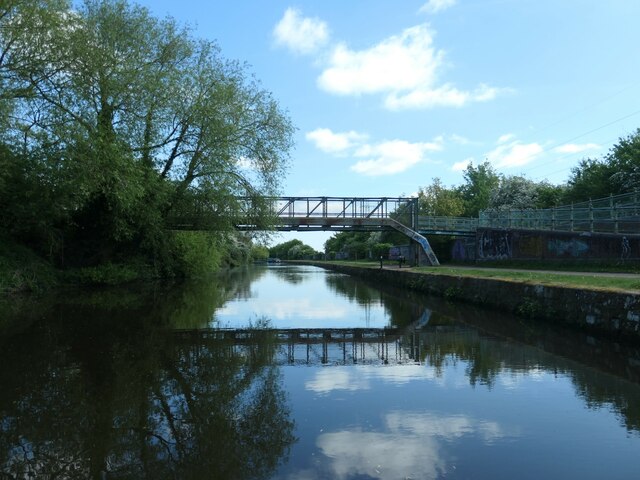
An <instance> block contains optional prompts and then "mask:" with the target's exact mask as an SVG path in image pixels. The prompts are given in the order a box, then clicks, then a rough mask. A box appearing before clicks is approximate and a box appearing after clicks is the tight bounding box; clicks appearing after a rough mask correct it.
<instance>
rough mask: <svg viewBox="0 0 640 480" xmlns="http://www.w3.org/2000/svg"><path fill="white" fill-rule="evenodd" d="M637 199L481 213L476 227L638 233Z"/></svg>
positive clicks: (633, 195)
mask: <svg viewBox="0 0 640 480" xmlns="http://www.w3.org/2000/svg"><path fill="white" fill-rule="evenodd" d="M639 199H640V195H639V194H637V193H630V194H623V195H617V196H610V197H608V198H603V199H598V200H593V201H589V202H581V203H576V204H573V205H564V206H562V207H556V208H549V209H527V210H506V211H505V210H493V211H492V210H485V211H482V212H480V218H479V222H478V226H480V227H487V228H517V229H530V230H561V231H562V230H564V231H570V232H602V233H639V232H640V203H638V200H639Z"/></svg>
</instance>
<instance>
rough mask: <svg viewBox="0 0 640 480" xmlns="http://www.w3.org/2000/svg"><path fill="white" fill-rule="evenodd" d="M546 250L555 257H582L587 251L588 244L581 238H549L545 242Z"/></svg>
mask: <svg viewBox="0 0 640 480" xmlns="http://www.w3.org/2000/svg"><path fill="white" fill-rule="evenodd" d="M547 250H548V251H549V253H551V254H552V255H555V256H556V257H568V256H571V257H575V258H578V257H584V256H586V254H587V253H588V252H589V244H588V243H587V242H585V241H583V240H578V239H577V238H572V239H569V240H563V239H558V238H554V239H550V240H549V241H548V242H547Z"/></svg>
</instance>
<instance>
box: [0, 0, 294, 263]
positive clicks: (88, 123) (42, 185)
mask: <svg viewBox="0 0 640 480" xmlns="http://www.w3.org/2000/svg"><path fill="white" fill-rule="evenodd" d="M36 7H38V8H40V9H41V10H42V11H43V12H49V13H50V15H48V16H45V15H44V14H43V15H42V16H41V17H42V18H43V20H33V21H31V22H27V20H26V19H27V18H28V16H29V15H30V13H31V12H32V11H33V10H34V9H35V8H36ZM54 7H55V8H57V10H55V9H54ZM54 10H55V12H58V13H57V14H55V15H54V14H53V13H51V12H52V11H54ZM60 12H62V13H60ZM3 14H4V17H1V18H0V21H4V20H5V19H6V18H9V19H10V20H7V21H10V24H11V25H14V24H15V25H17V24H20V25H23V24H24V25H25V27H24V28H23V29H22V30H20V32H21V33H20V32H19V35H18V33H16V36H15V39H14V38H13V37H12V36H11V35H13V33H14V29H3V30H2V31H1V32H0V37H1V38H2V41H1V42H0V48H2V49H3V50H2V53H3V54H4V53H5V52H6V53H7V54H6V59H7V60H5V59H4V58H3V59H2V60H1V63H0V74H1V76H0V81H1V82H3V85H0V86H5V85H8V84H10V85H11V86H12V90H11V92H13V93H11V98H10V100H11V105H12V108H13V111H14V115H13V120H12V121H11V122H9V123H8V124H7V125H6V126H5V128H3V131H2V138H3V139H4V140H5V142H6V143H7V144H8V145H9V146H10V148H11V149H12V150H13V151H16V152H18V151H19V152H20V154H21V161H22V162H23V164H24V165H23V168H22V170H23V171H24V172H33V174H32V175H31V177H30V179H31V180H30V181H33V182H35V184H36V186H37V188H36V190H39V191H45V192H47V193H45V197H46V198H48V199H49V200H50V201H49V202H48V204H49V207H48V209H49V210H55V211H56V212H59V213H58V215H55V216H52V220H51V221H48V224H47V226H46V227H47V228H48V230H49V231H53V230H56V229H57V230H60V231H61V232H62V233H63V234H64V236H65V244H66V245H67V246H68V247H70V248H73V249H74V250H75V251H77V252H85V253H89V252H91V255H92V256H93V258H91V259H89V258H85V260H84V261H86V262H89V263H91V262H101V261H106V260H108V259H111V258H113V257H114V256H117V255H119V254H123V253H124V254H127V252H131V251H139V249H140V247H141V246H142V247H143V248H144V249H145V250H146V251H147V252H148V254H149V255H151V256H153V257H154V258H155V257H157V256H158V255H162V254H163V253H162V252H166V251H168V250H167V247H166V244H167V242H168V241H170V239H168V237H167V234H166V228H167V226H169V225H170V224H171V219H172V218H174V217H176V216H184V215H187V214H189V215H197V216H199V217H200V218H204V219H205V221H206V225H207V226H208V227H209V228H214V227H215V229H216V230H218V231H225V230H229V229H230V228H231V227H232V225H233V224H234V219H235V218H237V217H238V216H241V215H243V214H244V207H245V202H244V201H242V200H239V197H240V196H249V197H251V198H252V199H253V200H254V201H253V207H254V208H253V211H254V212H257V214H256V215H257V217H258V219H259V220H260V219H262V220H263V221H265V220H268V218H267V217H266V215H265V214H264V213H265V209H264V203H262V204H261V203H260V201H259V200H260V198H261V197H262V196H263V195H272V194H276V193H277V192H278V188H279V181H280V179H281V178H282V176H283V174H284V172H285V170H286V166H287V161H288V150H289V148H290V147H291V145H292V135H293V131H294V129H293V126H292V125H291V122H290V120H289V118H288V117H287V115H286V113H285V112H283V111H282V109H281V108H280V107H279V105H278V103H277V102H276V101H275V100H274V99H273V98H272V97H271V95H270V93H269V92H267V91H265V90H263V89H262V87H261V86H260V84H259V83H258V82H257V81H256V80H255V78H253V77H252V76H251V75H249V74H248V73H247V68H246V66H245V65H242V64H239V63H238V62H233V61H228V60H225V59H224V58H223V57H222V55H221V53H220V50H219V48H218V47H217V45H216V44H215V43H213V42H208V41H201V40H196V39H194V38H193V37H192V36H191V34H190V32H189V31H188V30H187V29H185V28H182V27H180V26H179V25H177V24H176V22H175V21H174V20H172V19H166V20H158V19H156V18H154V17H152V16H151V15H150V13H149V12H148V10H147V9H145V8H143V7H139V6H133V5H130V4H129V3H127V2H126V1H124V0H85V1H84V2H83V3H82V4H81V5H79V6H78V7H77V8H76V9H74V10H73V11H72V10H71V8H70V5H69V4H68V3H66V2H63V1H62V0H59V1H55V2H54V1H46V0H41V1H36V0H13V1H12V2H10V5H9V8H7V9H6V10H2V9H0V15H3ZM45 19H46V22H45ZM5 23H6V22H5ZM16 45H20V46H22V45H30V46H31V47H30V48H27V49H19V48H16ZM40 47H42V48H40ZM20 52H22V53H20ZM33 52H37V54H36V53H33ZM3 57H4V55H3ZM5 91H7V90H6V89H5ZM17 92H27V93H28V94H24V95H22V94H19V93H17ZM7 95H9V94H7ZM0 100H1V99H0ZM5 103H6V102H5ZM256 206H258V207H261V208H257V207H256ZM31 210H32V211H38V209H37V208H31ZM12 223H16V222H10V221H8V222H7V223H6V224H5V225H10V224H12ZM22 223H23V224H30V223H34V224H35V223H37V222H22ZM266 223H268V222H265V224H266ZM43 236H46V235H43ZM45 247H47V246H45ZM43 250H46V248H43ZM169 250H170V249H169ZM78 256H79V257H82V254H81V253H80V254H79V255H78Z"/></svg>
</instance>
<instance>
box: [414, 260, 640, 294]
mask: <svg viewBox="0 0 640 480" xmlns="http://www.w3.org/2000/svg"><path fill="white" fill-rule="evenodd" d="M413 271H416V272H423V273H431V274H434V275H453V276H459V277H476V278H493V279H497V280H507V281H512V282H520V283H530V284H534V285H557V286H563V287H586V288H596V289H605V290H633V291H640V275H639V276H638V277H637V278H629V277H607V276H598V275H597V274H593V273H589V272H581V273H580V274H579V275H569V274H565V273H550V272H535V271H530V272H519V271H513V270H508V269H504V270H502V269H496V270H482V269H473V268H457V267H446V266H441V267H418V268H414V269H413Z"/></svg>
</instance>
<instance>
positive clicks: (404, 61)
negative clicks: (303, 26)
mask: <svg viewBox="0 0 640 480" xmlns="http://www.w3.org/2000/svg"><path fill="white" fill-rule="evenodd" d="M433 37H434V34H433V33H432V31H431V30H430V29H429V27H428V25H426V24H425V25H418V26H415V27H411V28H408V29H406V30H404V31H403V32H402V33H401V34H400V35H394V36H391V37H389V38H387V39H384V40H383V41H381V42H380V43H378V44H377V45H374V46H373V47H371V48H368V49H365V50H360V51H356V50H351V49H349V48H348V47H347V46H346V45H344V44H339V45H338V46H336V47H335V48H334V50H333V53H332V54H331V56H330V57H329V60H328V65H327V67H326V68H325V69H324V71H323V72H322V73H321V74H320V77H319V78H318V85H319V87H320V88H322V89H323V90H325V91H327V92H329V93H333V94H337V95H363V94H383V95H385V100H384V105H385V107H387V108H388V109H392V110H399V109H410V108H432V107H441V106H454V107H462V106H464V105H466V104H468V103H471V102H486V101H489V100H493V99H494V98H496V96H497V95H498V94H500V93H501V91H502V90H500V89H497V88H494V87H490V86H488V85H484V84H481V85H480V86H478V87H477V88H476V89H474V90H472V91H466V90H460V89H458V88H456V87H455V86H453V85H451V84H449V83H445V84H442V85H439V82H438V76H439V73H440V70H441V69H442V66H443V64H444V52H443V51H441V50H437V49H436V48H435V47H434V46H433Z"/></svg>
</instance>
